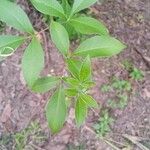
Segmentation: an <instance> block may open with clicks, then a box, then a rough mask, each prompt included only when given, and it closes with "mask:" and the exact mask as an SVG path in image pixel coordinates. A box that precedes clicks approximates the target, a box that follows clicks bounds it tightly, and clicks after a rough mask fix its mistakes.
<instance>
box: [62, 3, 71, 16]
mask: <svg viewBox="0 0 150 150" xmlns="http://www.w3.org/2000/svg"><path fill="white" fill-rule="evenodd" d="M62 7H63V9H64V12H65V14H66V15H67V16H69V15H70V12H71V6H70V5H69V3H68V0H62Z"/></svg>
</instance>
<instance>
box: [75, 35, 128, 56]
mask: <svg viewBox="0 0 150 150" xmlns="http://www.w3.org/2000/svg"><path fill="white" fill-rule="evenodd" d="M124 48H126V46H125V45H124V44H122V43H121V42H120V41H119V40H117V39H115V38H113V37H110V36H95V37H92V38H89V39H87V40H85V41H84V42H83V43H81V45H80V46H79V47H78V48H77V49H76V50H75V52H74V54H75V55H79V56H87V55H90V57H106V56H113V55H116V54H118V53H120V52H121V51H122V50H123V49H124Z"/></svg>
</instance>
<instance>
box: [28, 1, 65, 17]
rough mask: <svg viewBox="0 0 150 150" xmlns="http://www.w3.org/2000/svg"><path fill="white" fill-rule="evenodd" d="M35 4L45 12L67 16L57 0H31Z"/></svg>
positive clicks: (39, 9) (57, 15)
mask: <svg viewBox="0 0 150 150" xmlns="http://www.w3.org/2000/svg"><path fill="white" fill-rule="evenodd" d="M30 1H31V3H32V4H33V6H34V7H35V8H36V9H37V10H38V11H40V12H41V13H43V14H46V15H50V16H56V17H63V18H64V17H65V15H64V10H63V8H62V6H61V5H60V4H59V2H58V1H57V0H30Z"/></svg>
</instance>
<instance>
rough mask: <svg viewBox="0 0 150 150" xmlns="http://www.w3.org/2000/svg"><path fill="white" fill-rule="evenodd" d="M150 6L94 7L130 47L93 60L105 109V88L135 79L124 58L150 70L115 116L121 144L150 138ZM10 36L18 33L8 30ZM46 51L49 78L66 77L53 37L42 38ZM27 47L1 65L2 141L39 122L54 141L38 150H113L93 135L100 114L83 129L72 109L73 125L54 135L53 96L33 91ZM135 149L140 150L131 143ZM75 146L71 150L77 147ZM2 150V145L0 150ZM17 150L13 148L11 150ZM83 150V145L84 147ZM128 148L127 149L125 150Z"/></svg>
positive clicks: (133, 1)
mask: <svg viewBox="0 0 150 150" xmlns="http://www.w3.org/2000/svg"><path fill="white" fill-rule="evenodd" d="M18 3H19V4H20V5H21V7H22V8H23V9H24V10H25V11H26V12H27V14H28V15H29V18H30V20H31V21H32V23H33V25H34V26H35V28H36V29H37V30H41V29H44V27H45V24H44V23H41V21H39V20H41V19H42V16H41V15H40V14H39V13H38V12H37V11H35V10H34V8H33V7H32V6H31V5H30V4H29V3H28V2H27V1H25V0H22V1H21V0H18ZM149 8H150V2H149V0H115V1H114V0H105V1H104V0H99V2H98V3H97V4H95V6H93V7H92V8H91V9H90V14H91V15H93V16H94V17H95V18H97V19H99V20H103V22H104V23H105V24H106V26H107V27H108V28H109V30H110V34H111V35H113V36H114V37H116V38H118V39H120V40H122V41H123V42H124V43H126V45H127V46H128V48H127V49H126V50H124V51H123V52H122V53H121V54H119V55H117V56H115V57H112V58H109V59H94V60H93V63H92V65H93V75H94V80H95V81H96V86H95V87H94V88H93V89H92V90H91V91H90V93H91V94H92V95H93V96H94V98H95V99H96V100H97V102H98V103H99V104H101V106H102V108H103V107H105V103H106V100H107V98H108V97H109V94H108V95H107V94H104V93H102V92H101V90H100V87H101V85H103V84H105V83H109V81H110V78H111V77H113V76H115V77H119V78H121V79H129V77H128V72H127V71H126V70H125V69H124V68H123V66H122V62H123V61H124V60H128V61H131V62H132V64H133V65H134V66H135V67H137V68H139V69H141V70H142V71H143V72H144V79H143V80H142V81H139V82H133V83H132V92H131V93H130V95H129V102H128V105H127V107H126V108H125V109H123V110H119V109H116V110H113V111H112V112H111V114H112V116H113V117H114V118H115V122H114V123H113V125H112V126H111V132H110V133H109V134H108V135H107V137H106V138H107V139H108V138H109V139H111V140H112V139H113V140H115V141H117V142H123V143H125V142H126V141H124V138H123V136H124V135H125V134H126V135H132V136H134V137H138V138H140V137H142V138H144V139H150V44H149V41H150V11H149ZM4 33H9V34H10V33H12V34H18V33H17V32H16V31H15V30H13V29H12V28H10V27H7V28H6V30H5V31H4ZM41 37H42V40H43V43H44V44H43V45H46V46H43V47H44V49H45V53H46V55H45V59H46V61H45V62H46V65H45V69H44V71H43V74H52V75H65V74H66V71H65V67H64V62H63V59H62V57H61V56H60V55H59V53H58V52H57V49H56V48H55V46H54V45H53V43H51V42H50V41H49V40H48V39H49V33H48V32H46V33H42V34H41ZM24 48H25V45H24V46H22V47H21V48H19V49H18V50H17V51H16V53H15V54H14V55H13V56H11V57H9V58H7V59H5V60H3V61H1V62H0V138H1V139H2V137H3V136H4V135H6V134H8V133H12V134H13V133H15V132H18V131H21V130H22V129H24V128H26V127H27V126H28V125H29V124H30V122H32V121H34V120H38V121H39V123H40V125H41V128H42V130H43V131H44V132H45V134H47V136H48V139H47V140H46V142H45V143H44V144H43V145H40V146H39V147H38V146H37V147H36V148H35V150H36V149H37V150H38V149H39V150H40V149H42V150H67V149H69V146H70V145H72V146H73V147H76V148H77V147H78V146H81V145H83V148H81V149H86V150H113V147H112V146H111V145H110V144H108V143H106V142H105V141H104V139H100V138H97V136H96V134H95V132H93V128H92V126H93V124H94V123H95V122H96V121H97V119H98V116H99V113H101V111H100V110H95V111H94V112H93V111H90V112H89V117H88V119H87V121H86V124H85V125H84V126H83V127H81V128H80V129H78V128H76V126H75V123H74V110H73V108H71V109H70V111H69V117H68V119H67V122H66V124H65V126H64V128H63V129H62V131H61V132H60V133H58V134H57V135H54V136H52V135H51V134H50V132H49V129H48V127H47V123H46V119H45V115H44V106H45V104H46V102H47V99H48V97H49V96H50V95H51V94H52V93H46V94H44V95H39V94H34V93H32V92H30V91H29V90H28V89H27V87H26V85H25V81H24V79H23V75H22V72H21V58H22V54H23V51H24ZM128 145H129V146H131V147H130V148H129V150H140V148H139V147H138V146H137V145H136V144H135V145H132V144H131V143H130V144H129V142H128ZM73 147H72V148H71V150H72V149H73ZM0 149H1V147H0ZM6 149H8V150H11V149H13V148H12V147H11V146H10V147H9V148H6ZM78 149H79V147H78ZM124 150H125V149H124Z"/></svg>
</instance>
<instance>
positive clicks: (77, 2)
mask: <svg viewBox="0 0 150 150" xmlns="http://www.w3.org/2000/svg"><path fill="white" fill-rule="evenodd" d="M96 1H97V0H74V4H73V8H72V14H75V13H77V12H79V11H80V10H83V9H85V8H88V7H89V6H91V5H93V4H94V3H95V2H96Z"/></svg>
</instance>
